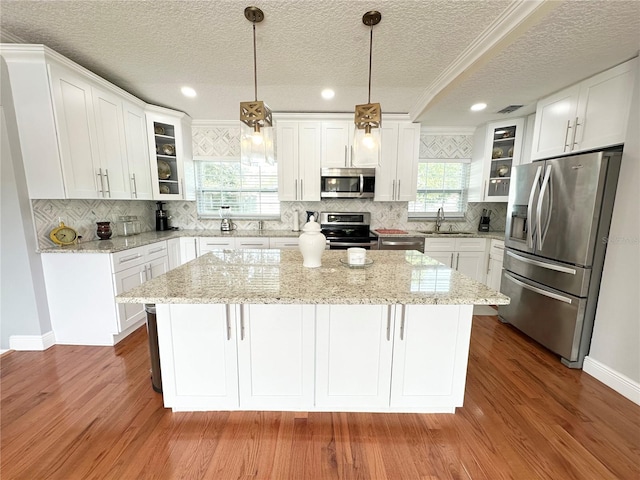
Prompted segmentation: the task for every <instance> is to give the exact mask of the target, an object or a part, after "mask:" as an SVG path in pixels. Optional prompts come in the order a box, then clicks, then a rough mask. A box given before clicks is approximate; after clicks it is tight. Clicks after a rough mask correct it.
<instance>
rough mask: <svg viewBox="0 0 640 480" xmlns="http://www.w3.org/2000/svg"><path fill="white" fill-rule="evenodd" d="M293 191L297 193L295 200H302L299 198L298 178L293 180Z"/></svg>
mask: <svg viewBox="0 0 640 480" xmlns="http://www.w3.org/2000/svg"><path fill="white" fill-rule="evenodd" d="M293 189H294V190H295V192H296V193H295V195H294V197H293V198H295V199H296V200H300V197H298V179H297V178H296V179H294V180H293Z"/></svg>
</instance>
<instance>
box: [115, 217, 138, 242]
mask: <svg viewBox="0 0 640 480" xmlns="http://www.w3.org/2000/svg"><path fill="white" fill-rule="evenodd" d="M116 230H117V232H118V235H121V236H123V237H129V236H131V235H138V234H139V233H140V220H138V217H137V216H135V215H122V216H120V217H118V222H117V224H116Z"/></svg>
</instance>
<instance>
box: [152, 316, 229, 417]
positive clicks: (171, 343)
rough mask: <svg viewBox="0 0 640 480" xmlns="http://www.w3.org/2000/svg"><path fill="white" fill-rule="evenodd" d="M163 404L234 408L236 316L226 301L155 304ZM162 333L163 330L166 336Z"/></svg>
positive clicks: (185, 408)
mask: <svg viewBox="0 0 640 480" xmlns="http://www.w3.org/2000/svg"><path fill="white" fill-rule="evenodd" d="M156 309H157V310H156V311H157V318H158V343H159V347H160V352H161V355H160V369H161V370H162V390H163V399H164V406H165V407H167V408H173V409H174V411H180V410H201V409H203V408H202V406H201V405H203V404H205V405H207V406H208V407H210V408H212V409H216V410H235V409H237V408H238V359H237V347H236V321H235V314H234V312H233V311H232V309H231V308H230V307H229V306H227V305H157V306H156ZM165 333H166V334H165Z"/></svg>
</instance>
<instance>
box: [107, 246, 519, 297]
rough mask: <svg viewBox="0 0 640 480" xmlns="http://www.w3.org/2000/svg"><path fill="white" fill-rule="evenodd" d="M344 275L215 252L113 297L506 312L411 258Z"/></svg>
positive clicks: (378, 260)
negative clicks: (485, 308) (476, 308)
mask: <svg viewBox="0 0 640 480" xmlns="http://www.w3.org/2000/svg"><path fill="white" fill-rule="evenodd" d="M367 259H369V260H373V264H371V265H370V266H367V267H365V268H350V267H348V266H346V265H344V264H343V263H342V261H346V251H344V250H326V251H325V252H324V253H323V256H322V266H321V267H319V268H306V267H303V266H302V255H301V253H300V252H299V251H296V250H216V251H213V252H210V253H208V254H206V255H203V256H201V257H199V258H197V259H196V260H193V261H191V262H189V263H187V264H185V265H182V266H181V267H178V268H176V269H173V270H171V271H169V272H168V273H166V274H164V275H161V276H160V277H157V278H154V279H152V280H150V281H148V282H145V283H144V284H142V285H140V286H139V287H136V288H134V289H132V290H130V291H128V292H124V293H122V294H120V295H118V296H117V297H116V301H117V302H118V303H156V304H334V305H336V304H348V305H358V304H369V305H389V304H407V305H409V304H422V305H505V304H508V303H509V298H508V297H506V296H505V295H502V294H501V293H499V292H496V291H495V290H492V289H490V288H489V287H487V286H486V285H484V284H482V283H479V282H476V281H474V280H472V279H471V278H469V277H467V276H466V275H462V274H460V273H459V272H457V271H455V270H452V269H450V268H449V267H446V266H445V265H443V264H441V263H439V262H437V261H436V260H434V259H432V258H431V257H429V256H427V255H424V254H422V253H420V252H417V251H394V250H389V251H386V250H385V251H375V250H372V251H369V252H367Z"/></svg>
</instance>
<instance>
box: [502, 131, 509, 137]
mask: <svg viewBox="0 0 640 480" xmlns="http://www.w3.org/2000/svg"><path fill="white" fill-rule="evenodd" d="M502 138H511V132H509V131H507V132H504V133H503V134H502Z"/></svg>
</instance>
